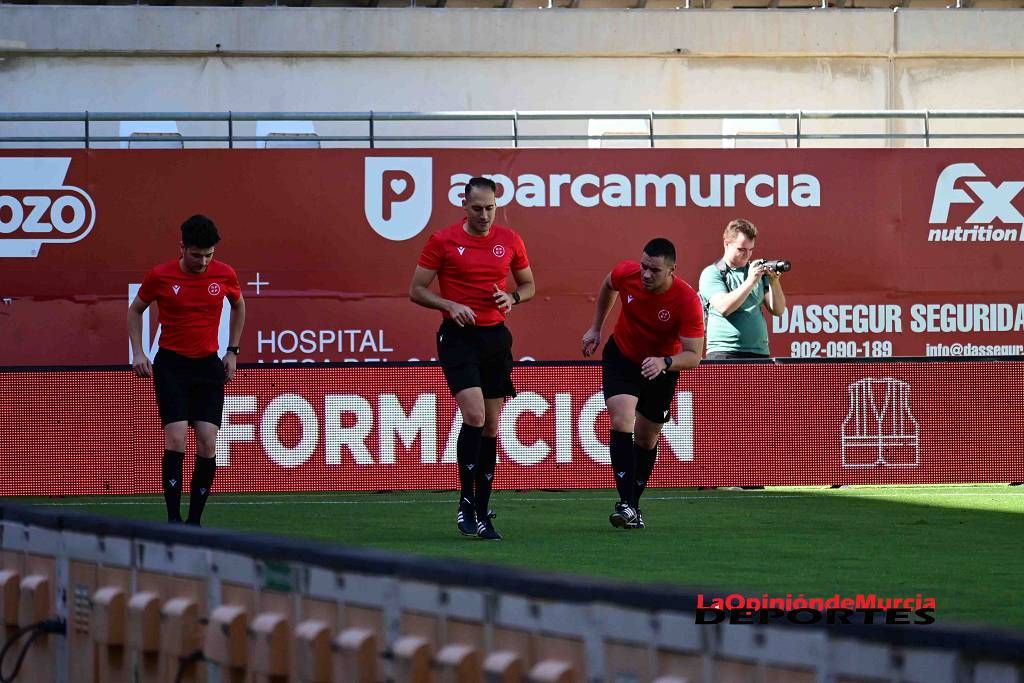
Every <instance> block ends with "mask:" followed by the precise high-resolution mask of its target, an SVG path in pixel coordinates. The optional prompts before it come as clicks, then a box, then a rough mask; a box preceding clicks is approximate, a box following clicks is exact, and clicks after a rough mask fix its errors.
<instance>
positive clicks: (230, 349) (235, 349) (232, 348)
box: [228, 346, 241, 356]
mask: <svg viewBox="0 0 1024 683" xmlns="http://www.w3.org/2000/svg"><path fill="white" fill-rule="evenodd" d="M240 350H241V349H239V348H238V347H237V346H229V347H228V353H233V354H235V355H236V356H237V355H238V352H239V351H240Z"/></svg>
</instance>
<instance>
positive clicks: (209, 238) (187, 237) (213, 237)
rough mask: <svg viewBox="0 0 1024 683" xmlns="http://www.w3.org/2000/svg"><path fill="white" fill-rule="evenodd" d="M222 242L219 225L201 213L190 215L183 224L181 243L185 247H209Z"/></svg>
mask: <svg viewBox="0 0 1024 683" xmlns="http://www.w3.org/2000/svg"><path fill="white" fill-rule="evenodd" d="M217 242H220V235H219V234H218V233H217V226H216V225H214V223H213V221H211V220H210V219H209V218H207V217H206V216H204V215H203V214H201V213H197V214H196V215H195V216H190V217H189V218H188V220H186V221H185V222H184V223H182V224H181V244H182V246H184V247H199V248H200V249H209V248H210V247H212V246H213V245H215V244H217Z"/></svg>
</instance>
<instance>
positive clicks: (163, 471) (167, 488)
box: [160, 448, 185, 522]
mask: <svg viewBox="0 0 1024 683" xmlns="http://www.w3.org/2000/svg"><path fill="white" fill-rule="evenodd" d="M184 459H185V454H184V453H182V452H181V451H172V450H170V449H169V448H165V449H164V459H163V462H162V463H161V467H160V476H161V479H162V480H163V487H164V502H165V503H166V504H167V521H168V522H180V521H181V463H182V461H183V460H184Z"/></svg>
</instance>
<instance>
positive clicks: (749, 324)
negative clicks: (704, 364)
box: [699, 264, 769, 356]
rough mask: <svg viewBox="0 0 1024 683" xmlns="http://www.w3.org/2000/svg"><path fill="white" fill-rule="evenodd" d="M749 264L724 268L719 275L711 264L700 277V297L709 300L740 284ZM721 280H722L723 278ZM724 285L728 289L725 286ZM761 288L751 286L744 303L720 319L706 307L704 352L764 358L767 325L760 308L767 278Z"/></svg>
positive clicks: (717, 314) (720, 315) (712, 307)
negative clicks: (741, 352)
mask: <svg viewBox="0 0 1024 683" xmlns="http://www.w3.org/2000/svg"><path fill="white" fill-rule="evenodd" d="M749 268H750V266H749V265H747V266H744V267H742V268H726V270H725V272H724V273H723V272H722V271H720V270H719V269H718V265H717V264H711V265H710V266H708V267H707V268H705V269H704V270H703V271H702V272H701V274H700V285H699V288H700V296H701V298H702V299H704V300H705V301H710V300H711V299H712V298H714V297H715V296H716V295H718V294H727V293H728V292H731V291H735V290H737V289H739V288H740V286H742V285H743V281H744V280H746V279H747V270H748V269H749ZM723 278H724V279H723ZM726 282H728V283H729V284H728V287H727V286H726ZM761 284H762V286H760V287H755V288H754V290H753V291H752V292H751V293H750V295H749V296H748V297H747V299H746V301H744V302H743V304H742V305H740V307H739V308H737V309H736V310H735V311H733V312H732V313H730V314H729V315H727V316H723V315H722V314H721V313H719V312H718V311H717V310H715V307H714V306H709V307H708V320H707V325H706V328H707V329H706V332H705V334H706V336H707V350H708V352H709V353H710V352H712V351H746V352H748V353H760V354H763V355H766V356H767V355H768V324H767V323H766V322H765V319H764V314H763V313H762V311H761V305H762V304H763V303H764V294H765V292H766V291H767V290H768V287H769V284H768V278H767V277H764V278H762V279H761Z"/></svg>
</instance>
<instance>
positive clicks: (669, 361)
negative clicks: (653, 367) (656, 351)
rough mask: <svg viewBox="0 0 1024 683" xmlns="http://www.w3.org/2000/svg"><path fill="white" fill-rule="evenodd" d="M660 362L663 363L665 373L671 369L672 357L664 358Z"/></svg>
mask: <svg viewBox="0 0 1024 683" xmlns="http://www.w3.org/2000/svg"><path fill="white" fill-rule="evenodd" d="M662 360H663V361H665V372H668V369H669V368H670V367H672V356H665V357H664V358H662Z"/></svg>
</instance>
